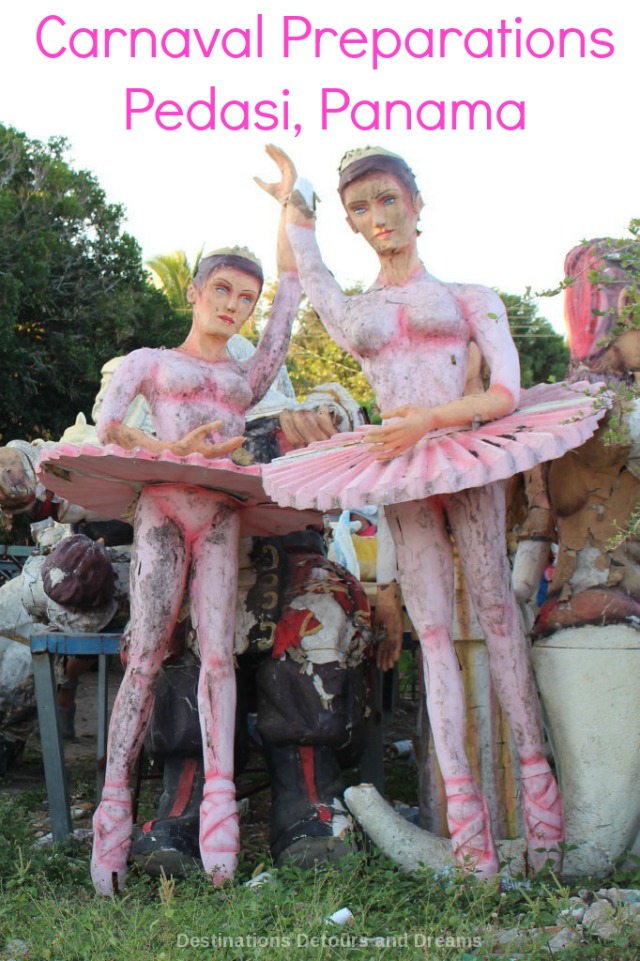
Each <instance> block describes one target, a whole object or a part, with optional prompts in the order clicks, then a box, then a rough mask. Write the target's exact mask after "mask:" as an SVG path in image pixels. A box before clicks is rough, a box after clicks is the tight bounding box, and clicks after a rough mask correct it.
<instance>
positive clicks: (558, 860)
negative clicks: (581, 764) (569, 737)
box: [520, 754, 565, 871]
mask: <svg viewBox="0 0 640 961" xmlns="http://www.w3.org/2000/svg"><path fill="white" fill-rule="evenodd" d="M520 777H521V781H520V788H521V798H522V814H523V818H524V827H525V833H526V838H527V854H528V858H529V864H530V865H531V867H532V868H533V870H534V871H540V870H542V868H544V867H545V866H548V865H549V862H550V866H551V867H552V868H553V869H554V870H555V871H559V870H560V869H561V868H562V857H563V852H562V850H561V848H560V845H561V844H562V842H563V841H564V839H565V833H564V812H563V808H562V798H561V796H560V791H559V789H558V784H557V781H556V779H555V777H554V776H553V773H552V771H551V768H550V766H549V762H548V761H547V759H546V758H545V757H543V755H541V754H537V755H535V756H534V757H530V758H527V759H525V760H523V761H521V762H520Z"/></svg>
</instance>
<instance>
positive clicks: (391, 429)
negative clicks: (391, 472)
mask: <svg viewBox="0 0 640 961" xmlns="http://www.w3.org/2000/svg"><path fill="white" fill-rule="evenodd" d="M382 417H383V418H384V419H385V420H386V419H387V418H389V419H391V418H394V419H393V420H392V422H391V423H389V424H383V425H382V426H381V427H371V428H370V429H369V430H368V431H367V435H366V442H367V444H369V445H370V447H371V450H372V452H373V453H374V454H375V455H376V457H377V459H378V460H391V458H392V457H397V456H398V454H402V453H403V452H404V451H405V450H408V449H409V448H410V447H413V445H414V444H415V443H416V442H417V441H419V440H420V438H421V437H424V435H425V434H426V433H427V431H429V430H431V429H432V426H433V425H432V424H431V418H430V411H429V408H428V407H419V406H418V405H417V404H404V405H403V406H402V407H396V408H395V410H389V411H386V412H384V413H383V414H382Z"/></svg>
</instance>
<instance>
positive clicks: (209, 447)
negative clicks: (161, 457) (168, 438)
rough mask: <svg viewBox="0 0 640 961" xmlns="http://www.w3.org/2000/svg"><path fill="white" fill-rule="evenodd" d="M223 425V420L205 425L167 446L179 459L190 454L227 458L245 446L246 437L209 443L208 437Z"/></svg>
mask: <svg viewBox="0 0 640 961" xmlns="http://www.w3.org/2000/svg"><path fill="white" fill-rule="evenodd" d="M221 425H222V421H221V420H214V421H212V422H211V423H210V424H203V425H202V426H201V427H196V428H195V430H191V431H189V433H188V434H185V436H184V437H181V438H180V440H176V441H173V442H172V443H169V444H167V445H166V447H167V448H168V450H170V451H171V453H172V454H176V455H177V456H178V457H186V456H187V455H188V454H202V456H203V457H209V458H214V457H226V456H227V455H228V454H231V453H232V452H233V451H234V450H237V449H238V447H242V445H243V444H244V437H231V438H230V439H229V440H224V441H220V442H219V443H215V444H212V443H211V442H210V441H207V439H206V438H207V435H208V434H210V433H211V432H212V431H216V430H218V429H219V427H220V426H221Z"/></svg>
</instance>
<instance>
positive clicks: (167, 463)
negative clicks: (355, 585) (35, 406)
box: [38, 443, 322, 536]
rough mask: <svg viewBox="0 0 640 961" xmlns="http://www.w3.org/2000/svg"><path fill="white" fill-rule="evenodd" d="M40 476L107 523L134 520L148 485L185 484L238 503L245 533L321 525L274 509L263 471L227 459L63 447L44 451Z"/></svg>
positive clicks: (311, 517) (302, 514)
mask: <svg viewBox="0 0 640 961" xmlns="http://www.w3.org/2000/svg"><path fill="white" fill-rule="evenodd" d="M38 471H39V474H40V479H41V481H42V483H43V484H44V485H45V486H46V487H47V489H48V490H51V491H53V492H54V494H57V495H58V496H59V497H64V498H65V499H66V500H68V501H70V503H72V504H79V505H80V506H81V507H84V508H85V509H86V510H90V511H95V512H96V513H97V514H99V515H100V516H101V517H103V518H104V519H105V520H111V519H116V518H119V517H122V516H123V515H126V516H127V519H129V520H130V519H131V515H132V510H133V507H134V505H135V501H136V500H137V497H138V495H139V493H140V491H141V490H142V487H143V486H144V485H146V484H184V485H186V486H189V487H204V488H206V489H207V490H215V491H220V492H221V493H223V494H225V495H226V496H228V497H230V498H231V499H232V500H234V501H235V502H236V503H237V505H238V508H239V510H240V530H241V533H242V534H255V535H257V536H269V535H278V534H288V533H290V532H291V531H297V530H304V528H305V527H306V526H307V525H309V524H314V525H317V524H321V523H322V517H321V516H320V515H319V514H318V513H316V512H315V511H312V510H308V511H299V510H295V509H291V508H289V509H287V508H284V509H283V508H281V507H279V506H278V505H277V504H274V503H273V501H272V500H271V499H270V498H269V497H268V495H267V494H265V491H264V487H263V486H262V468H261V467H260V466H258V465H253V466H251V467H238V466H237V465H236V464H234V463H232V461H230V460H229V459H227V458H225V457H220V458H216V459H215V460H210V459H209V458H206V457H203V456H202V455H201V454H189V455H188V456H187V457H176V456H175V455H174V454H171V453H169V452H168V451H164V452H163V453H162V454H152V453H150V452H149V451H146V450H143V449H141V448H137V449H135V450H125V449H124V448H122V447H118V446H117V445H116V444H107V445H106V446H105V447H99V446H97V445H95V444H81V445H76V444H66V443H63V444H57V445H56V446H55V447H50V448H45V449H44V450H43V452H42V454H41V456H40V460H39V463H38Z"/></svg>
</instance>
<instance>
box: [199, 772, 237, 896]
mask: <svg viewBox="0 0 640 961" xmlns="http://www.w3.org/2000/svg"><path fill="white" fill-rule="evenodd" d="M239 850H240V828H239V826H238V812H237V809H236V788H235V784H234V783H233V780H232V779H231V778H227V777H218V776H217V775H211V774H210V775H208V776H207V778H206V781H205V785H204V793H203V797H202V804H201V805H200V857H201V858H202V864H203V867H204V869H205V871H206V872H207V874H210V875H211V880H212V881H213V883H214V884H216V885H217V884H221V883H222V882H223V881H225V880H226V879H227V878H231V877H233V872H234V871H235V868H236V864H237V861H238V851H239Z"/></svg>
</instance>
